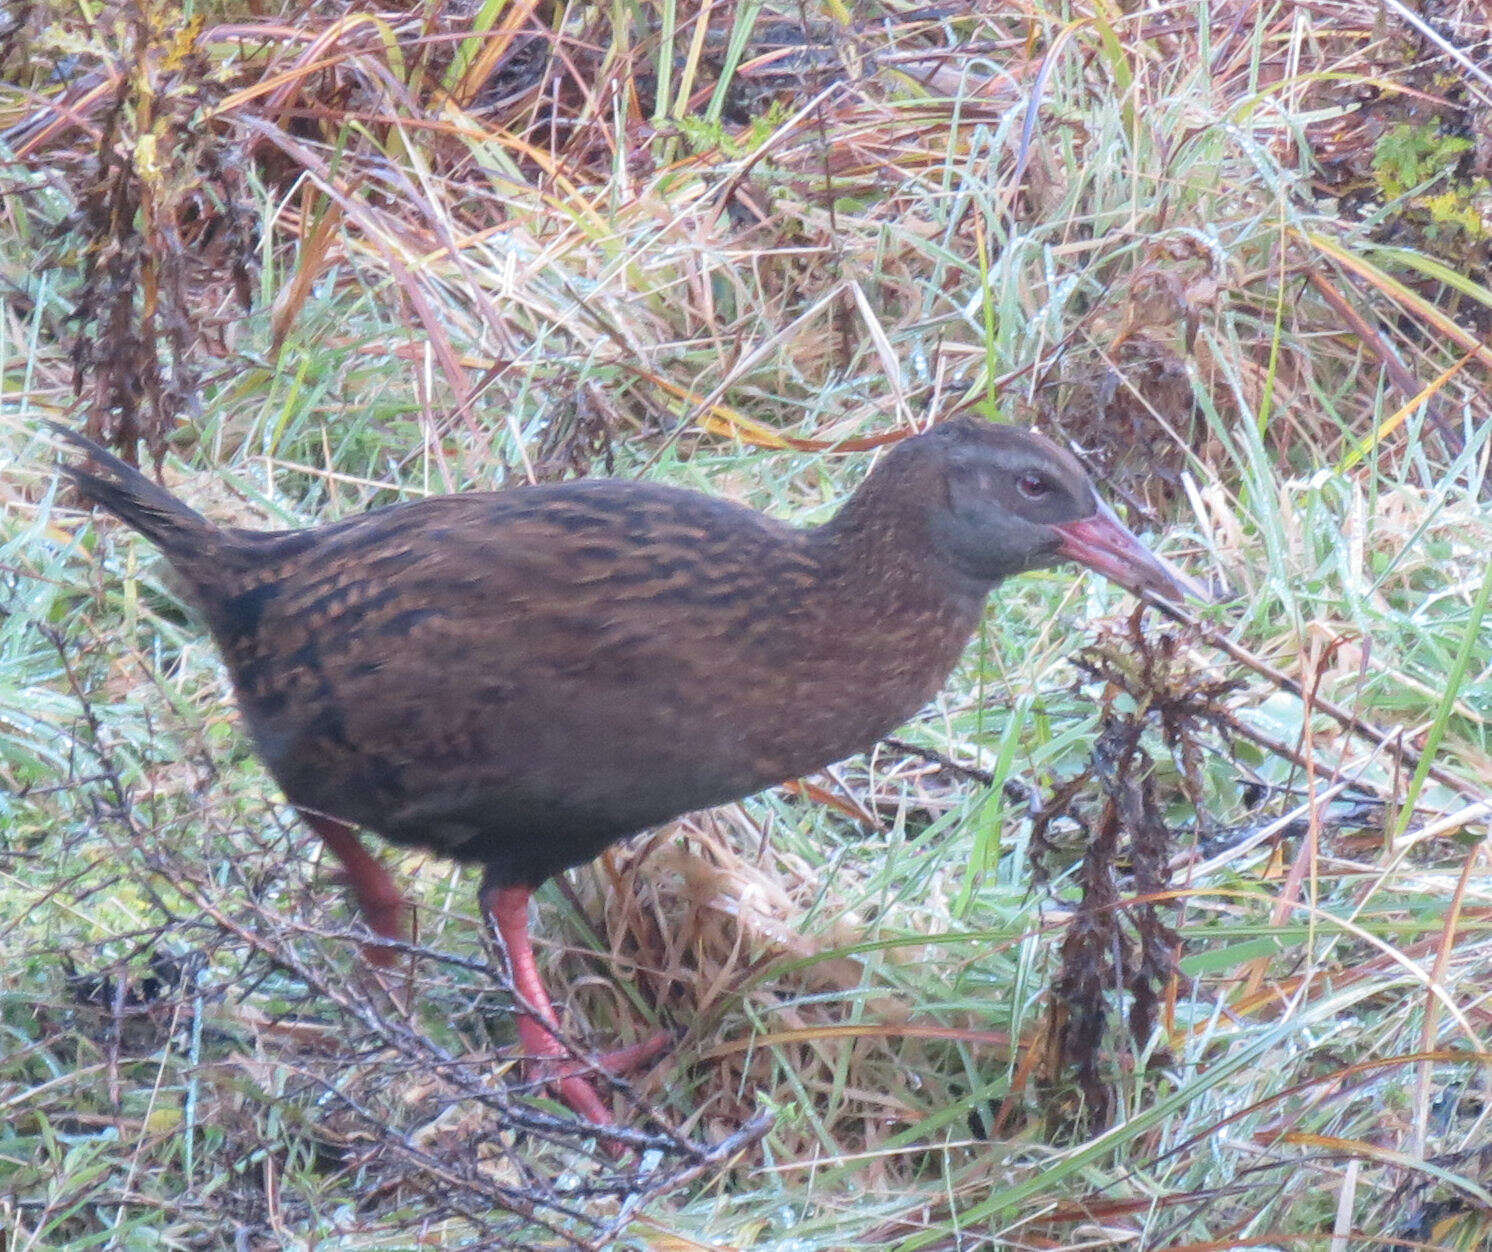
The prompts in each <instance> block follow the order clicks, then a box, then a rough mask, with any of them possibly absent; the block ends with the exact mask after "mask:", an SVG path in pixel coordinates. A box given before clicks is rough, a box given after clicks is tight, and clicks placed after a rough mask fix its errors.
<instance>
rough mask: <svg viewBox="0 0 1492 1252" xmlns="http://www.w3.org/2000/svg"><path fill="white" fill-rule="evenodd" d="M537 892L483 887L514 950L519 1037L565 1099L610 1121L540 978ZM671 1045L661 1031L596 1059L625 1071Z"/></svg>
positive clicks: (591, 1116)
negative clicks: (533, 921)
mask: <svg viewBox="0 0 1492 1252" xmlns="http://www.w3.org/2000/svg"><path fill="white" fill-rule="evenodd" d="M532 895H533V891H532V890H531V889H530V888H528V887H488V888H486V889H485V890H484V891H483V892H482V906H483V907H484V908H486V909H487V911H488V912H489V913H491V914H492V920H493V922H494V923H495V924H496V926H497V933H498V935H499V936H500V937H501V938H502V941H503V946H504V947H505V948H507V950H508V972H509V975H510V976H511V978H512V980H513V990H514V991H515V992H517V994H518V999H519V1001H520V1003H519V1006H518V1039H519V1042H520V1043H522V1045H523V1050H524V1051H525V1052H527V1053H528V1055H529V1056H530V1057H532V1058H533V1059H534V1060H535V1061H536V1062H537V1067H536V1068H537V1073H536V1074H535V1077H536V1078H538V1079H539V1080H541V1081H543V1082H545V1083H547V1084H548V1085H549V1087H550V1088H551V1090H553V1092H554V1094H555V1095H556V1096H558V1097H559V1099H560V1100H562V1101H563V1102H564V1103H565V1104H566V1105H568V1106H569V1107H570V1109H571V1110H572V1111H574V1112H575V1113H578V1114H579V1115H580V1116H581V1117H584V1118H585V1119H586V1120H587V1121H591V1122H594V1123H595V1124H596V1125H598V1126H609V1125H610V1124H611V1121H612V1117H611V1110H610V1109H608V1108H607V1107H606V1105H605V1104H604V1103H603V1102H602V1100H601V1097H600V1096H599V1095H597V1094H596V1090H595V1088H594V1087H592V1086H591V1084H590V1083H589V1082H587V1081H586V1080H585V1079H584V1078H582V1077H581V1076H580V1070H581V1069H582V1068H583V1067H582V1066H581V1065H580V1064H579V1063H578V1062H576V1061H575V1060H574V1059H573V1058H572V1057H571V1054H570V1050H569V1049H568V1048H566V1047H565V1045H564V1044H562V1043H561V1042H560V1040H559V1037H558V1033H557V1032H558V1031H559V1019H558V1018H557V1017H556V1016H555V1013H554V1005H553V1003H551V1001H550V999H549V992H548V991H547V990H545V988H544V982H543V980H542V979H541V978H540V977H539V966H538V964H537V963H536V962H535V960H534V949H533V945H532V944H531V943H530V942H529V937H528V902H529V897H530V896H532ZM667 1045H668V1036H667V1035H661V1034H660V1035H658V1036H656V1037H654V1038H652V1039H649V1040H647V1041H645V1042H643V1043H639V1044H634V1045H633V1046H632V1047H630V1048H621V1049H619V1050H618V1051H615V1052H609V1053H606V1054H605V1055H603V1056H599V1057H597V1058H596V1062H597V1065H598V1066H599V1067H600V1068H602V1069H604V1070H606V1071H607V1072H608V1073H623V1072H625V1071H626V1070H629V1069H635V1068H636V1067H637V1066H639V1065H644V1064H646V1063H647V1062H648V1061H650V1060H652V1059H653V1057H655V1056H657V1055H658V1053H659V1052H661V1051H663V1049H664V1048H665V1047H667Z"/></svg>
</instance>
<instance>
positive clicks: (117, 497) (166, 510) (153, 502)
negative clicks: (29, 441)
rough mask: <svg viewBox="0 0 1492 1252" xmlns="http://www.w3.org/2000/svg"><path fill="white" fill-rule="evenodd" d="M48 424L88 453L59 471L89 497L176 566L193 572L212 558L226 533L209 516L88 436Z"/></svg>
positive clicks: (67, 440) (61, 466) (60, 435)
mask: <svg viewBox="0 0 1492 1252" xmlns="http://www.w3.org/2000/svg"><path fill="white" fill-rule="evenodd" d="M47 426H48V427H50V428H51V430H52V431H53V433H54V434H56V435H57V437H58V438H59V439H63V440H65V441H66V442H67V443H70V444H72V446H73V447H75V448H81V449H82V450H83V451H84V452H86V453H87V454H88V460H87V461H85V462H83V463H81V464H78V465H68V464H63V465H60V466H59V467H58V468H59V469H61V471H62V473H63V474H65V475H66V476H67V478H68V480H69V481H70V482H72V483H73V484H74V485H75V486H76V487H77V488H78V490H79V491H81V492H82V493H83V494H84V495H85V496H87V497H88V499H90V500H92V501H93V503H95V504H97V505H99V506H100V507H102V508H105V509H107V510H108V511H109V512H110V513H112V514H114V516H115V517H117V518H118V519H119V520H120V521H122V522H124V523H126V524H127V525H129V526H133V527H134V528H135V529H136V530H138V531H139V532H140V533H141V534H142V535H144V536H145V537H146V538H147V539H149V540H150V541H151V543H153V544H155V545H156V547H158V548H159V549H160V550H161V551H162V552H164V553H165V554H166V556H167V557H169V558H171V561H172V563H173V564H177V565H180V566H184V567H187V568H190V567H191V566H194V565H197V564H200V563H201V562H202V561H203V560H204V559H205V558H206V559H210V558H211V553H212V551H213V549H214V548H216V547H218V546H219V545H220V541H221V534H222V532H221V531H220V530H219V529H218V528H217V527H216V526H214V525H213V524H212V523H211V522H209V521H208V520H207V519H206V518H205V517H203V516H202V515H201V514H200V513H196V512H193V511H192V510H191V509H189V508H187V506H186V505H185V504H183V503H182V502H181V501H180V500H178V499H177V498H176V497H175V496H173V495H172V494H171V493H170V492H169V491H167V490H166V489H165V488H164V487H162V486H160V485H159V484H158V483H153V482H151V481H150V479H148V478H146V477H145V475H144V474H142V473H140V471H139V470H137V469H135V467H134V466H132V465H129V464H127V463H126V462H124V461H121V460H120V459H119V458H118V457H117V456H115V455H114V454H113V453H112V452H108V451H106V450H105V449H103V448H101V447H100V446H99V445H98V444H96V443H94V442H93V440H92V439H89V438H88V437H87V436H85V435H80V434H78V432H77V431H75V430H69V429H68V428H67V427H65V426H61V425H59V424H58V423H56V422H48V423H47ZM85 466H86V468H85Z"/></svg>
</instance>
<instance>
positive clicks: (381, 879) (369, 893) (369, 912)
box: [296, 809, 409, 969]
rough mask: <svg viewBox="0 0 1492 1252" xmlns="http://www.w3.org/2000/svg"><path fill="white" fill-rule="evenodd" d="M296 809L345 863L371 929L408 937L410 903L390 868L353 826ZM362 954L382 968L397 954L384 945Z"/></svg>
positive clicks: (397, 937) (390, 936)
mask: <svg viewBox="0 0 1492 1252" xmlns="http://www.w3.org/2000/svg"><path fill="white" fill-rule="evenodd" d="M296 812H298V813H299V814H300V815H301V818H302V820H304V821H305V823H306V825H307V826H309V827H310V828H311V829H312V830H314V831H315V832H316V833H317V834H318V835H320V836H321V841H322V842H323V843H324V844H326V846H327V847H328V848H329V849H330V850H331V853H332V855H333V856H335V857H336V858H337V860H339V861H341V862H342V868H343V869H345V870H346V871H347V881H348V884H349V885H350V886H351V887H352V895H353V899H355V900H356V901H357V906H358V910H359V911H360V912H361V913H362V915H363V920H364V921H366V922H367V923H368V929H369V930H371V931H372V932H373V933H374V934H376V935H382V936H383V937H384V938H385V939H394V940H398V941H403V940H407V939H408V938H409V929H408V926H407V924H406V921H407V917H408V912H409V905H408V904H407V903H405V900H404V897H403V895H401V894H400V892H399V888H398V887H397V886H396V885H395V884H394V880H393V879H392V878H391V877H390V876H389V872H388V870H386V869H384V867H383V864H382V863H381V862H380V861H378V860H377V859H376V858H375V857H374V856H373V855H372V853H370V852H369V851H368V850H367V849H366V848H365V847H363V845H362V844H361V843H360V842H359V841H358V837H357V835H356V834H355V833H354V832H353V829H352V827H351V826H349V825H347V823H346V822H339V821H337V819H336V818H334V817H324V816H322V815H321V814H320V813H309V812H307V811H306V810H305V809H297V810H296ZM363 955H364V956H365V957H366V958H367V959H368V961H369V962H370V963H371V964H373V965H377V966H378V967H379V968H380V969H387V968H388V967H389V966H391V965H392V964H393V963H394V957H395V954H394V952H393V950H392V949H390V948H386V947H384V946H383V945H381V944H367V945H365V946H364V948H363Z"/></svg>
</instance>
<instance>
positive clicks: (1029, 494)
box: [1015, 474, 1052, 500]
mask: <svg viewBox="0 0 1492 1252" xmlns="http://www.w3.org/2000/svg"><path fill="white" fill-rule="evenodd" d="M1015 485H1016V488H1017V489H1018V490H1019V491H1020V493H1021V495H1023V496H1025V497H1026V499H1027V500H1045V499H1046V498H1047V496H1049V495H1051V494H1052V484H1051V483H1049V482H1047V480H1046V479H1045V478H1043V477H1041V475H1040V474H1022V475H1021V476H1020V477H1019V478H1017V479H1016V480H1015Z"/></svg>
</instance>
